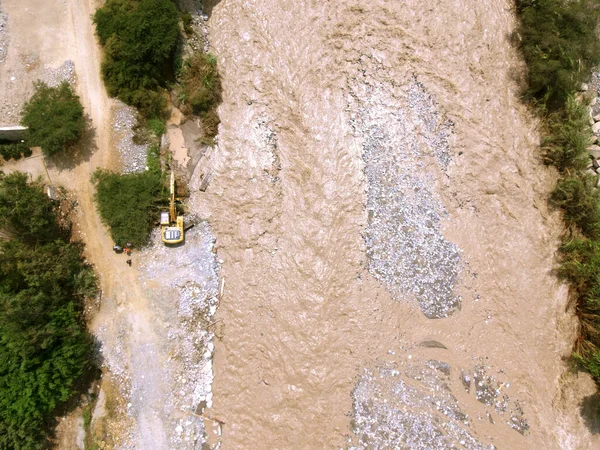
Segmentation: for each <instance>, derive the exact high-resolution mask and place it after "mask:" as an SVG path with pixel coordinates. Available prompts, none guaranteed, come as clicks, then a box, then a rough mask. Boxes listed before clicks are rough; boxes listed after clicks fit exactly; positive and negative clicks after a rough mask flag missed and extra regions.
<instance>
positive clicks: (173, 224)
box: [160, 172, 185, 244]
mask: <svg viewBox="0 0 600 450" xmlns="http://www.w3.org/2000/svg"><path fill="white" fill-rule="evenodd" d="M170 194H171V198H170V200H169V212H167V211H163V212H161V213H160V229H161V236H162V241H163V243H165V244H179V243H180V242H183V240H184V233H185V228H184V227H185V224H184V221H183V216H178V215H177V209H176V207H175V174H174V173H173V172H171V183H170Z"/></svg>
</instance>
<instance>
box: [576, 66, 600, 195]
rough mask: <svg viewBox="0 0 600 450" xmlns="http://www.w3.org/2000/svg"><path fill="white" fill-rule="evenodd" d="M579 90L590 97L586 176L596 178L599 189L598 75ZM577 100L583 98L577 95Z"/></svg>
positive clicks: (599, 85)
mask: <svg viewBox="0 0 600 450" xmlns="http://www.w3.org/2000/svg"><path fill="white" fill-rule="evenodd" d="M579 90H580V91H581V92H582V93H585V94H586V95H588V96H589V97H590V100H589V106H588V112H589V115H590V125H591V126H592V133H593V136H592V138H591V139H590V143H589V144H590V145H589V147H588V148H587V152H588V155H589V157H590V162H589V164H588V166H587V169H586V174H588V175H591V176H594V177H596V187H597V188H600V176H599V175H600V145H599V144H600V103H599V102H598V93H599V92H600V73H597V72H594V73H593V74H592V78H591V80H590V83H589V84H588V83H582V84H581V86H580V89H579ZM590 93H591V95H590ZM579 98H580V99H583V98H584V96H583V95H581V94H579Z"/></svg>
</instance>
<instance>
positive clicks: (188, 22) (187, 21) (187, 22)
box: [181, 13, 194, 35]
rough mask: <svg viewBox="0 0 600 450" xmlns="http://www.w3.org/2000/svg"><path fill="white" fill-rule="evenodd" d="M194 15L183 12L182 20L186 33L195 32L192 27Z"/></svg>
mask: <svg viewBox="0 0 600 450" xmlns="http://www.w3.org/2000/svg"><path fill="white" fill-rule="evenodd" d="M192 19H193V18H192V15H191V14H190V13H183V14H181V22H182V23H183V31H185V34H187V35H190V34H192V33H193V32H194V29H193V28H192Z"/></svg>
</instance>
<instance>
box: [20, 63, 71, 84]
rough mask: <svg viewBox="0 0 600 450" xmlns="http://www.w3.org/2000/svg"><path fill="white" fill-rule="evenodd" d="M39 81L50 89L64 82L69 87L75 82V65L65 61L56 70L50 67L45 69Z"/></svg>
mask: <svg viewBox="0 0 600 450" xmlns="http://www.w3.org/2000/svg"><path fill="white" fill-rule="evenodd" d="M24 63H25V61H24ZM40 81H42V82H43V83H46V84H47V85H48V86H50V87H56V86H58V85H60V84H62V83H63V82H65V81H66V82H67V83H69V84H70V85H73V84H75V81H76V80H75V64H74V63H73V61H71V60H67V61H65V62H64V63H63V64H62V65H61V66H60V67H58V68H56V69H53V68H51V67H49V68H46V69H44V71H43V72H42V74H41V76H40Z"/></svg>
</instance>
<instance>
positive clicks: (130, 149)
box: [112, 100, 148, 173]
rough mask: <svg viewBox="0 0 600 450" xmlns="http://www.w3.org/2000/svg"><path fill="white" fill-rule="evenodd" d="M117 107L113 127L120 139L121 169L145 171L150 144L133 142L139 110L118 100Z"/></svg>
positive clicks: (132, 171) (118, 146)
mask: <svg viewBox="0 0 600 450" xmlns="http://www.w3.org/2000/svg"><path fill="white" fill-rule="evenodd" d="M115 108H116V110H115V113H114V115H113V123H112V128H113V131H114V133H115V135H116V137H117V141H118V144H117V149H118V150H119V157H120V160H121V170H122V172H123V173H135V172H143V171H144V170H146V155H147V154H148V144H141V145H139V144H136V143H135V142H133V136H134V134H135V133H134V131H133V127H134V126H135V125H136V123H137V112H136V110H135V108H133V107H131V106H128V105H126V104H125V103H123V102H121V101H118V100H117V101H116V107H115Z"/></svg>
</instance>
